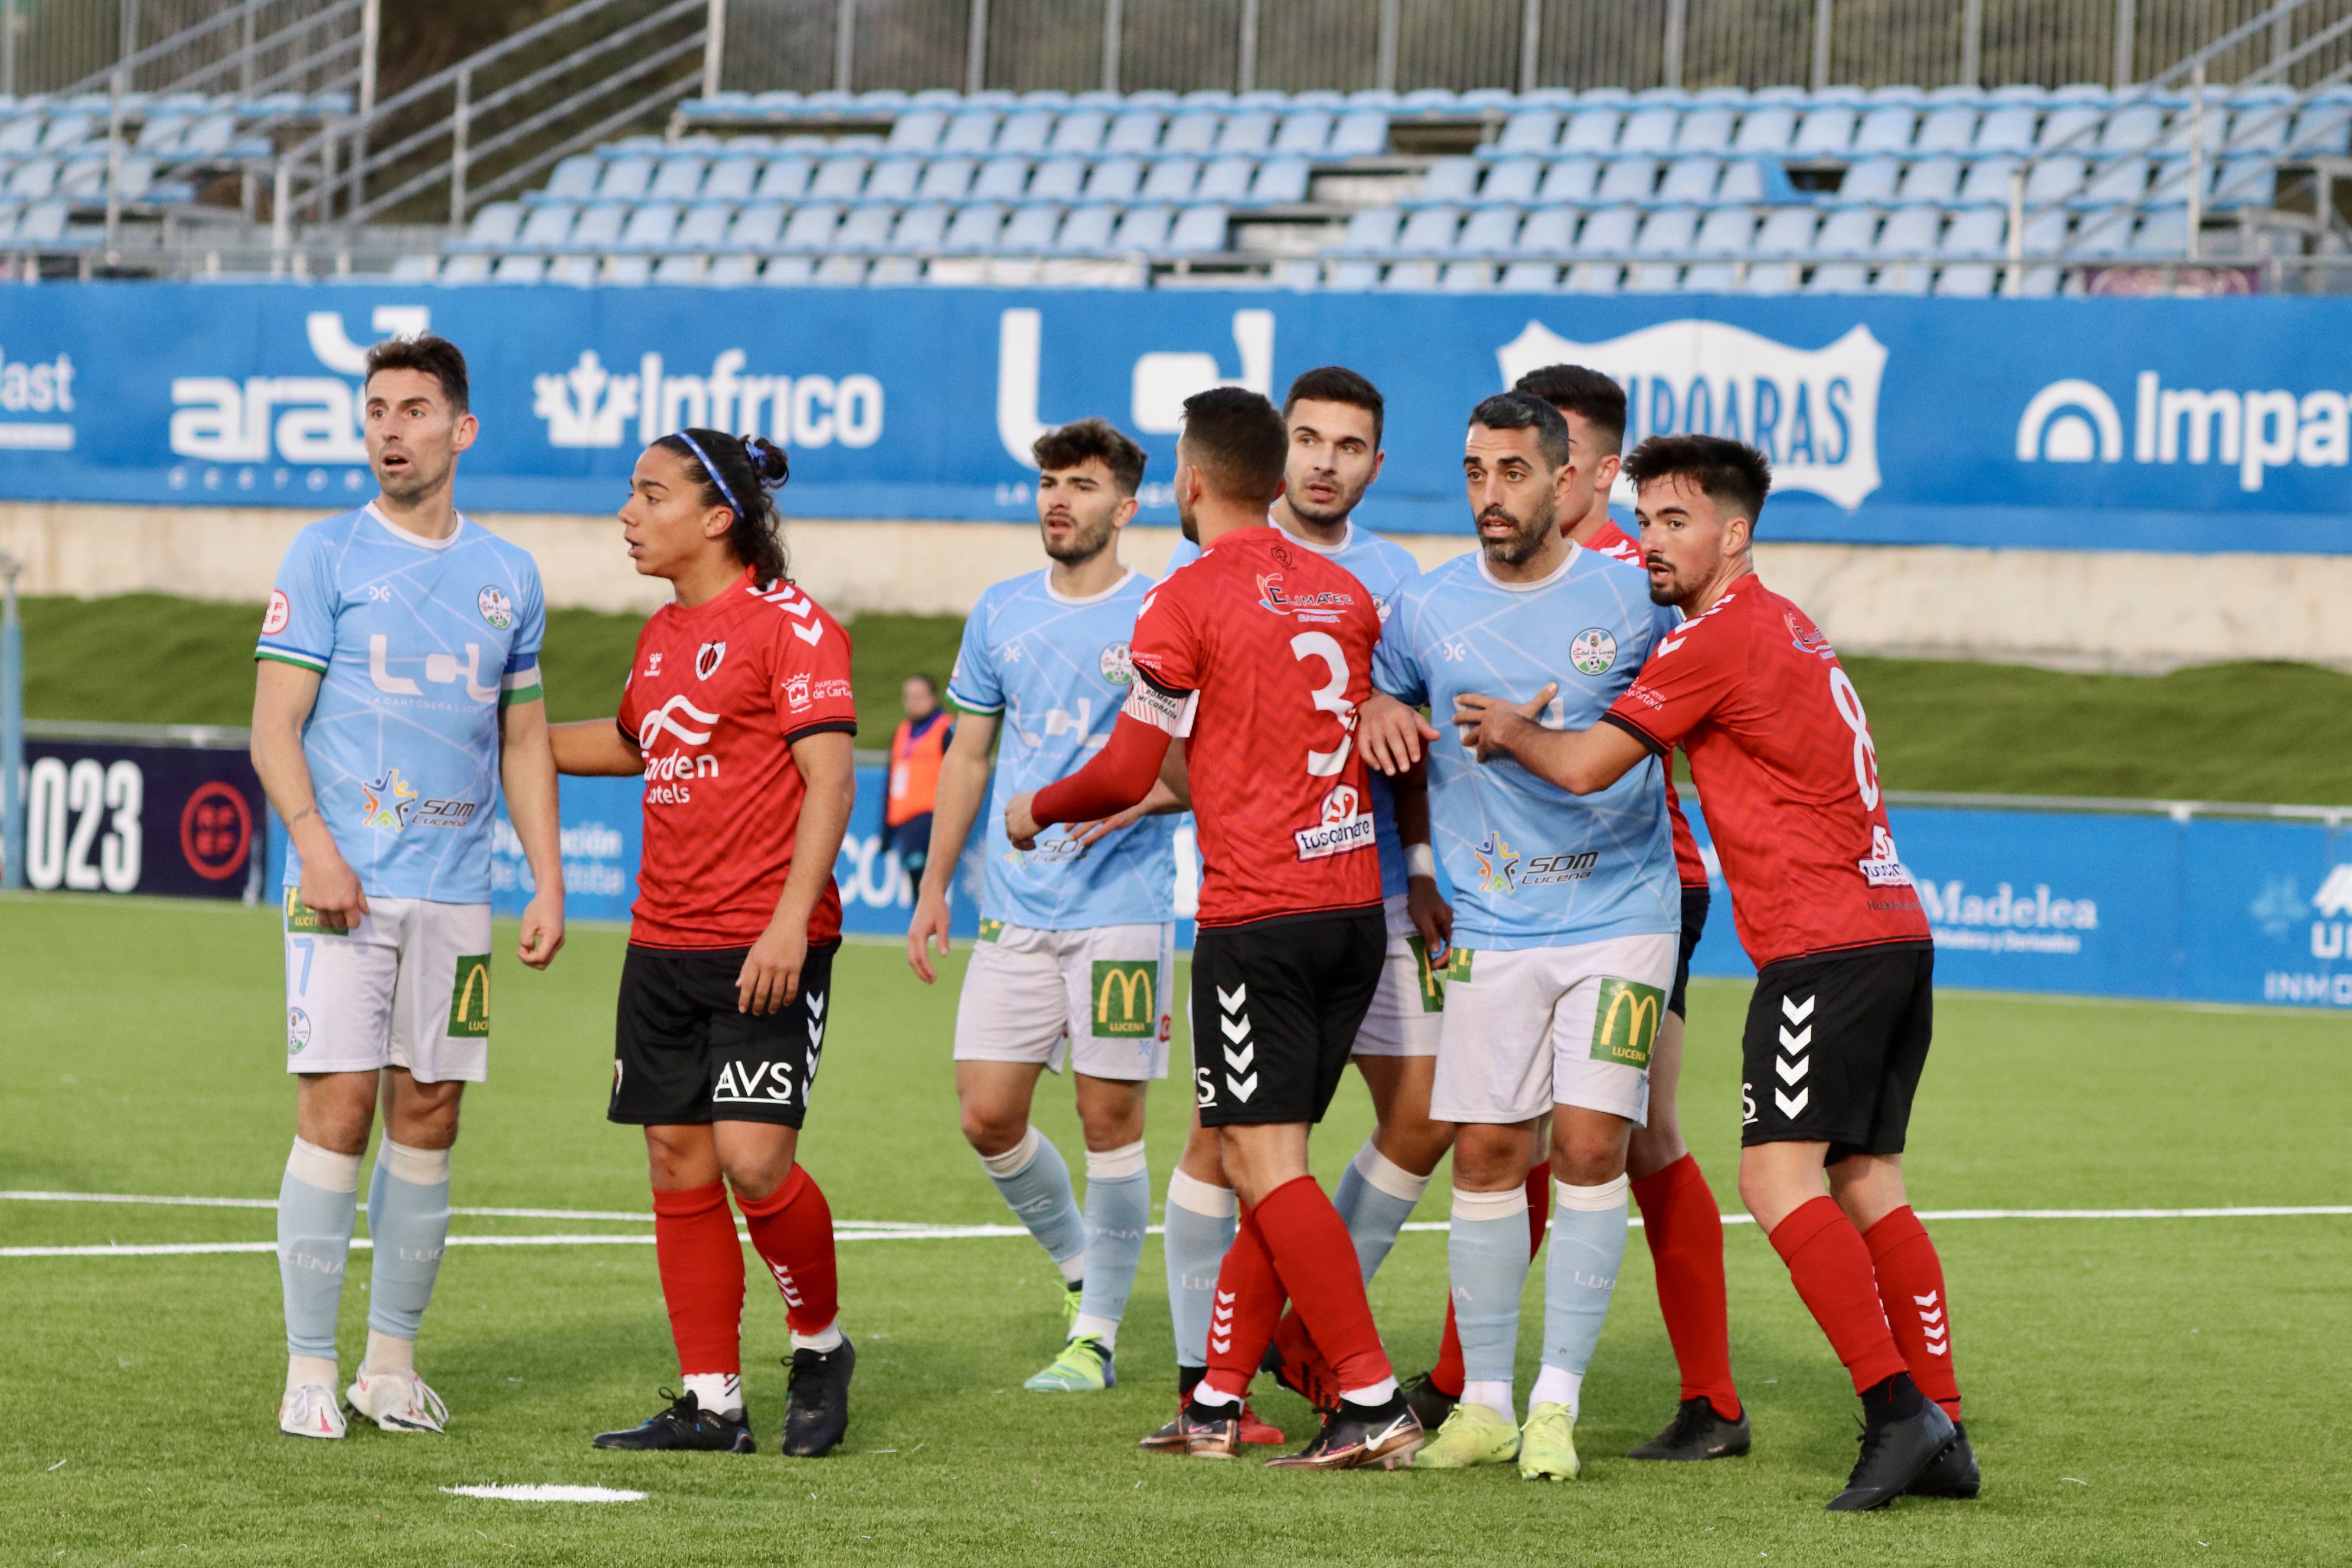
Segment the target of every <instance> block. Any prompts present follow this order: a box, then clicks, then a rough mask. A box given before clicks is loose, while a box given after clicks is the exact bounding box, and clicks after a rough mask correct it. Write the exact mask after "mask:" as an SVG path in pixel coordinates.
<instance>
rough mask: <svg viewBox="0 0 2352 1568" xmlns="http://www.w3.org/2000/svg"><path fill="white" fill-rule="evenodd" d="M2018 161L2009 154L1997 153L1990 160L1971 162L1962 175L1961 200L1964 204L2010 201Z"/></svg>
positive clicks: (1973, 160) (1974, 160)
mask: <svg viewBox="0 0 2352 1568" xmlns="http://www.w3.org/2000/svg"><path fill="white" fill-rule="evenodd" d="M2017 169H2018V161H2017V160H2016V159H2015V158H2012V157H2011V156H2009V155H2008V154H2007V153H1995V154H1993V155H1992V156H1991V157H1989V158H1976V159H1972V160H1970V162H1969V165H1968V167H1967V169H1966V170H1965V171H1964V172H1963V173H1962V174H1961V175H1960V192H1959V198H1958V199H1959V200H1961V201H1963V202H1999V203H2002V204H2004V205H2006V204H2007V202H2008V201H2009V182H2010V176H2011V175H2012V174H2016V173H2017Z"/></svg>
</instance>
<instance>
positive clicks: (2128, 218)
mask: <svg viewBox="0 0 2352 1568" xmlns="http://www.w3.org/2000/svg"><path fill="white" fill-rule="evenodd" d="M2134 225H2135V220H2134V218H2133V217H2132V215H2131V212H2130V211H2129V209H2127V208H2123V207H2109V208H2106V209H2105V210H2103V211H2100V212H2095V213H2091V214H2088V215H2087V216H2084V219H2083V222H2082V226H2081V227H2079V228H2077V229H2076V230H2075V231H2074V245H2073V246H2072V247H2069V248H2070V253H2071V254H2073V255H2075V256H2084V257H2090V258H2099V259H2104V258H2111V257H2118V256H2122V255H2124V254H2125V253H2126V251H2128V250H2129V249H2130V248H2131V237H2132V229H2133V227H2134Z"/></svg>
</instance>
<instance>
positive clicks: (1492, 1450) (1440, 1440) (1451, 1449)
mask: <svg viewBox="0 0 2352 1568" xmlns="http://www.w3.org/2000/svg"><path fill="white" fill-rule="evenodd" d="M1518 1457H1519V1429H1518V1428H1517V1426H1513V1425H1511V1423H1510V1422H1509V1421H1508V1420H1507V1419H1506V1418H1504V1417H1503V1416H1500V1415H1496V1414H1495V1413H1494V1412H1493V1411H1492V1410H1489V1409H1487V1408H1486V1406H1485V1405H1474V1404H1472V1403H1470V1402H1469V1401H1468V1400H1466V1399H1465V1400H1464V1401H1463V1402H1462V1403H1460V1404H1458V1405H1455V1406H1454V1410H1453V1413H1452V1414H1451V1415H1447V1416H1446V1417H1445V1421H1444V1425H1443V1426H1439V1427H1438V1429H1437V1434H1436V1436H1433V1437H1431V1438H1430V1440H1429V1441H1428V1442H1426V1443H1423V1445H1422V1446H1421V1451H1420V1452H1419V1453H1417V1454H1415V1455H1413V1457H1412V1468H1414V1469H1416V1470H1466V1469H1468V1468H1470V1467H1471V1466H1473V1465H1507V1464H1509V1463H1510V1462H1511V1461H1512V1460H1513V1459H1516V1458H1518Z"/></svg>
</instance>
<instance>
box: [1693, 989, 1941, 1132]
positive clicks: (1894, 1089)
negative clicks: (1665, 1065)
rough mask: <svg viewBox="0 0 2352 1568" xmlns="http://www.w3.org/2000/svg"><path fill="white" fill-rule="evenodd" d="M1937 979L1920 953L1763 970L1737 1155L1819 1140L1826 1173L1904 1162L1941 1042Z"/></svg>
mask: <svg viewBox="0 0 2352 1568" xmlns="http://www.w3.org/2000/svg"><path fill="white" fill-rule="evenodd" d="M1935 972H1936V952H1935V949H1933V948H1931V947H1927V946H1924V945H1923V946H1916V947H1915V946H1905V947H1874V948H1866V949H1864V950H1863V951H1861V952H1843V953H1832V954H1828V955H1825V956H1823V957H1820V958H1792V959H1790V960H1788V961H1787V962H1786V963H1774V964H1770V965H1768V966H1767V967H1766V968H1765V970H1764V972H1763V973H1760V974H1759V975H1758V976H1757V977H1756V994H1755V995H1754V996H1753V997H1751V998H1750V999H1749V1001H1748V1033H1747V1037H1746V1038H1745V1040H1744V1041H1743V1042H1742V1049H1741V1052H1740V1078H1741V1080H1742V1081H1741V1083H1740V1086H1739V1098H1740V1104H1741V1108H1742V1111H1743V1114H1744V1121H1745V1125H1743V1126H1742V1127H1741V1129H1740V1131H1739V1142H1740V1144H1741V1146H1742V1147H1746V1146H1747V1145H1749V1144H1753V1143H1790V1142H1811V1141H1813V1140H1817V1139H1818V1140H1823V1141H1826V1142H1828V1144H1829V1146H1830V1149H1829V1154H1828V1157H1827V1159H1826V1161H1825V1162H1824V1163H1829V1164H1835V1163H1837V1162H1838V1161H1840V1160H1843V1159H1844V1158H1845V1157H1846V1156H1847V1155H1849V1154H1899V1153H1901V1152H1903V1135H1904V1133H1905V1132H1906V1131H1907V1130H1908V1129H1909V1127H1910V1124H1911V1097H1912V1095H1913V1094H1914V1093H1916V1091H1917V1089H1918V1088H1919V1073H1920V1069H1921V1068H1924V1067H1926V1066H1927V1042H1928V1040H1929V1037H1931V1036H1933V1034H1934V1033H1935V1023H1936V995H1935Z"/></svg>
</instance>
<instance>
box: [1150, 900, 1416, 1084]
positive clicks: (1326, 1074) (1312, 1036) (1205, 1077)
mask: <svg viewBox="0 0 2352 1568" xmlns="http://www.w3.org/2000/svg"><path fill="white" fill-rule="evenodd" d="M1388 946H1389V938H1388V926H1387V922H1386V921H1384V920H1383V919H1382V918H1381V911H1380V910H1378V909H1371V910H1360V911H1358V912H1355V913H1349V914H1336V915H1312V916H1307V917H1306V918H1304V919H1300V918H1295V917H1294V918H1290V919H1284V920H1274V921H1257V922H1255V923H1254V924H1251V925H1241V926H1218V927H1213V928H1211V929H1210V930H1208V931H1202V932H1201V933H1200V934H1199V936H1197V937H1195V938H1194V939H1193V942H1192V1089H1193V1094H1194V1098H1195V1099H1196V1100H1198V1101H1199V1104H1200V1107H1201V1125H1202V1126H1203V1127H1243V1126H1252V1125H1257V1124H1263V1123H1269V1122H1271V1123H1285V1122H1293V1121H1297V1122H1316V1121H1322V1120H1323V1112H1324V1111H1325V1110H1328V1108H1329V1106H1330V1104H1331V1097H1332V1096H1333V1095H1334V1094H1337V1093H1338V1092H1339V1079H1340V1078H1341V1076H1342V1075H1343V1074H1344V1073H1345V1072H1346V1071H1347V1068H1348V1058H1349V1053H1350V1052H1352V1051H1353V1050H1354V1049H1355V1048H1356V1031H1357V1030H1358V1029H1359V1028H1360V1027H1362V1026H1363V1022H1364V1015H1365V1014H1366V1013H1367V1012H1369V1011H1370V1009H1371V1005H1372V994H1373V993H1374V992H1375V991H1377V990H1379V989H1380V984H1381V968H1382V966H1383V965H1384V964H1385V963H1387V961H1388Z"/></svg>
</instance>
